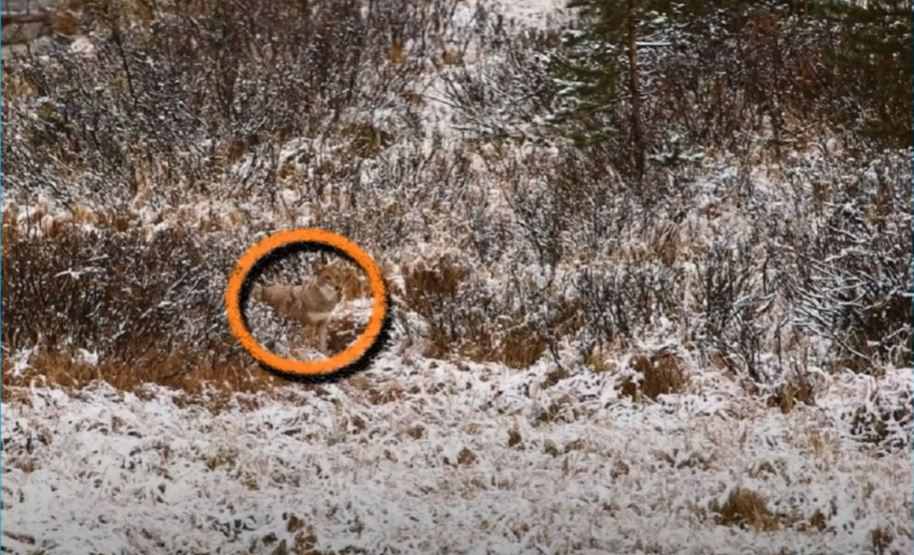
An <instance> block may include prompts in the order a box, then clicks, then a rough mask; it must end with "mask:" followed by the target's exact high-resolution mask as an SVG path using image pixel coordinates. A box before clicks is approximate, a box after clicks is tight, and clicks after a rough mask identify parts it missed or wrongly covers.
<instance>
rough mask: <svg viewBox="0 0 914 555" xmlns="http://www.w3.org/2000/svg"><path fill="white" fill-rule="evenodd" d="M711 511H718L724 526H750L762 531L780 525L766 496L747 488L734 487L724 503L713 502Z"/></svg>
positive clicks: (719, 519) (719, 520) (719, 518)
mask: <svg viewBox="0 0 914 555" xmlns="http://www.w3.org/2000/svg"><path fill="white" fill-rule="evenodd" d="M711 511H712V512H715V513H717V515H718V522H719V523H720V524H721V525H723V526H748V527H750V528H752V529H754V530H760V531H766V530H776V529H777V528H779V527H780V525H779V523H778V519H777V518H776V516H775V515H774V514H773V513H772V512H771V511H770V510H769V509H768V502H767V501H766V500H765V498H764V497H763V496H762V495H760V494H759V493H757V492H755V491H752V490H750V489H747V488H736V489H734V490H733V491H731V492H730V496H729V497H728V498H727V501H726V502H725V503H724V504H723V505H720V506H718V505H717V504H716V503H715V504H712V506H711Z"/></svg>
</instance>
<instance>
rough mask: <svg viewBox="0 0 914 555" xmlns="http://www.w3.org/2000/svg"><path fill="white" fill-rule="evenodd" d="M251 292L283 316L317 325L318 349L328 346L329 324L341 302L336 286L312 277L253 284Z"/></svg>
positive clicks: (307, 324) (311, 325) (306, 323)
mask: <svg viewBox="0 0 914 555" xmlns="http://www.w3.org/2000/svg"><path fill="white" fill-rule="evenodd" d="M251 296H252V298H253V299H254V300H255V301H258V302H261V303H264V304H267V305H269V306H270V307H272V308H273V310H274V311H276V312H277V313H278V314H279V315H280V316H283V317H284V318H287V319H289V320H293V321H295V322H299V323H301V324H304V325H305V326H306V327H309V328H310V327H315V326H316V327H317V328H318V341H319V344H320V347H319V349H320V350H321V352H325V351H326V350H327V326H328V324H329V319H330V314H331V313H332V312H333V309H334V308H335V307H336V305H337V304H339V302H340V294H339V292H338V291H337V288H336V287H334V286H333V285H330V284H328V283H322V282H321V281H320V280H317V279H313V280H310V281H309V282H308V283H305V284H302V285H267V286H261V285H256V286H254V289H253V291H252V292H251Z"/></svg>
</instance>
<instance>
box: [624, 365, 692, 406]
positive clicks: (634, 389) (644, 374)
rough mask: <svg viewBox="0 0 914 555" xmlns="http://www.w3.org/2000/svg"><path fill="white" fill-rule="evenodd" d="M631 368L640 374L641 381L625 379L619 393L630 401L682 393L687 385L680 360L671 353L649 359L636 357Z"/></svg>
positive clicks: (654, 398)
mask: <svg viewBox="0 0 914 555" xmlns="http://www.w3.org/2000/svg"><path fill="white" fill-rule="evenodd" d="M631 366H632V368H633V369H634V370H635V371H636V372H638V374H640V376H641V380H640V381H636V380H635V379H634V378H631V377H629V378H626V380H625V381H623V383H622V385H621V393H622V395H624V396H627V397H631V398H632V399H639V398H641V397H647V398H649V399H652V400H656V399H657V397H659V396H660V395H668V394H671V393H679V392H682V391H684V390H685V387H686V385H687V384H688V379H687V377H686V374H685V370H684V368H683V363H682V360H681V359H680V358H679V357H677V356H676V355H674V354H672V353H659V354H656V355H653V356H650V357H649V356H647V355H638V356H636V357H635V359H634V361H633V362H632V363H631Z"/></svg>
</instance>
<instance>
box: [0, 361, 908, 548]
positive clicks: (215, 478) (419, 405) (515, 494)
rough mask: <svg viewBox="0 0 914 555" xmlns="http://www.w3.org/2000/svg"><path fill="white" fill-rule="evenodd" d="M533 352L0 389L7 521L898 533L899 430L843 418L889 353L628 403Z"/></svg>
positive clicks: (799, 544) (904, 542)
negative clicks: (274, 382) (879, 358)
mask: <svg viewBox="0 0 914 555" xmlns="http://www.w3.org/2000/svg"><path fill="white" fill-rule="evenodd" d="M549 373H550V368H549V366H548V365H536V366H534V367H531V368H530V369H529V370H526V371H516V370H509V369H506V368H500V367H497V366H491V365H489V366H483V365H475V364H459V365H454V364H449V363H443V362H434V361H430V362H428V361H427V362H422V363H418V364H417V363H410V362H407V361H404V360H402V359H400V358H397V357H394V356H384V357H382V358H380V359H378V360H377V361H376V363H375V364H374V365H373V367H372V369H370V370H368V371H367V372H365V373H362V374H359V375H356V376H354V377H353V378H351V379H350V380H347V381H343V382H339V383H331V384H323V385H319V386H316V387H313V388H302V387H295V386H292V387H288V388H286V389H280V390H278V391H274V392H272V393H262V394H258V395H256V396H238V397H236V398H234V400H232V401H230V402H228V403H227V404H226V403H222V404H217V403H215V402H213V403H212V404H210V405H207V404H206V403H202V404H200V403H192V404H187V403H186V402H184V401H183V400H182V396H181V395H179V394H177V393H174V392H172V391H169V390H165V389H160V388H155V387H150V388H146V389H144V390H141V391H138V392H137V393H136V394H125V393H122V392H118V391H115V390H112V389H110V388H108V387H107V386H104V385H98V386H96V387H90V388H88V389H84V390H82V391H79V392H77V393H75V394H69V395H68V394H65V393H63V392H61V391H58V390H52V389H34V390H31V391H29V390H25V389H16V390H14V391H12V392H9V394H10V395H11V396H12V398H13V401H11V402H5V403H4V404H3V411H4V415H5V418H4V419H3V437H4V444H5V447H4V450H5V465H4V480H3V504H4V532H5V534H6V536H5V541H4V543H5V545H8V546H9V547H10V548H11V549H13V550H14V551H15V552H23V553H24V552H28V551H36V550H38V551H40V550H45V551H46V552H51V553H86V552H109V553H110V552H120V551H132V552H136V551H140V552H143V551H157V552H171V553H177V552H185V553H191V552H213V551H216V550H219V549H221V550H223V552H241V551H244V552H250V553H272V552H273V550H274V549H276V548H277V546H278V545H279V543H280V542H283V541H284V542H286V545H287V546H289V547H290V548H291V547H292V546H294V545H296V542H298V545H299V546H304V545H305V544H308V545H310V546H312V547H313V548H314V549H318V550H320V552H322V553H331V552H336V553H341V552H347V551H346V550H347V549H349V550H350V551H349V552H351V551H352V550H364V551H365V552H368V553H382V552H402V553H444V552H467V553H486V552H503V551H504V550H505V549H508V550H509V551H511V552H531V553H532V552H536V551H537V549H540V550H545V551H546V552H562V553H565V552H567V553H638V552H653V553H743V552H747V551H749V552H753V553H772V554H774V553H784V552H790V553H835V554H838V553H862V552H867V550H869V549H871V548H872V545H873V544H872V542H873V534H877V535H878V536H879V538H880V541H882V542H888V543H887V544H886V545H887V546H889V548H888V550H887V551H884V552H885V553H891V552H893V550H894V551H896V552H899V553H905V552H908V551H909V550H910V549H911V537H910V518H909V517H910V508H911V491H912V484H911V474H910V461H909V460H908V457H907V453H908V451H907V450H906V449H900V450H893V451H888V452H880V451H878V450H875V449H871V448H869V447H868V446H867V443H866V442H865V441H861V440H860V438H858V437H857V435H856V434H855V432H854V430H853V423H852V422H850V421H848V420H847V419H845V418H843V417H842V415H843V412H844V410H845V409H846V408H847V407H849V406H856V405H857V401H856V399H857V397H858V396H860V395H871V396H872V395H882V396H888V395H891V394H897V393H900V392H903V390H904V389H905V388H908V387H909V386H908V385H907V381H908V379H909V377H910V371H909V370H907V371H898V372H897V373H894V374H892V375H891V376H887V378H886V379H885V380H883V381H882V382H881V385H876V387H877V389H876V390H873V389H872V387H873V386H874V385H875V384H864V383H861V382H859V381H848V382H844V383H837V382H836V383H834V384H833V385H834V387H833V388H832V389H831V391H830V393H829V394H827V395H825V396H823V397H822V398H821V399H820V402H819V404H818V406H816V407H801V408H797V409H795V410H793V411H791V412H790V413H789V414H786V415H784V414H782V413H781V412H780V411H778V410H776V409H769V408H767V407H765V406H763V404H761V403H752V402H747V401H746V400H745V399H744V398H740V396H739V394H738V393H735V394H733V395H728V394H726V393H725V392H723V391H725V390H722V389H721V388H718V391H717V393H716V394H713V395H709V394H708V393H707V392H705V391H702V387H700V386H696V387H692V388H690V389H689V390H687V391H686V392H684V393H682V394H679V395H669V396H660V397H659V398H658V400H657V401H656V402H652V403H649V404H639V403H634V402H632V401H631V400H630V399H628V398H627V397H625V396H623V395H622V394H621V393H620V392H619V390H618V384H617V383H616V380H615V378H613V377H612V376H611V375H610V374H608V373H603V374H592V373H589V372H584V373H573V374H572V375H571V376H569V377H567V378H565V379H562V380H559V381H555V380H549ZM722 379H724V378H722ZM891 388H898V389H899V390H902V391H894V392H893V391H892V390H891ZM880 392H881V393H880ZM885 484H892V487H884V485H885ZM302 523H304V524H303V525H302ZM174 530H181V533H180V534H175V533H174V532H173V531H174ZM442 530H446V531H447V533H441V531H442ZM509 546H510V547H509ZM385 550H386V551H385ZM292 552H296V551H292ZM297 552H302V553H304V552H307V551H306V550H304V547H302V551H297Z"/></svg>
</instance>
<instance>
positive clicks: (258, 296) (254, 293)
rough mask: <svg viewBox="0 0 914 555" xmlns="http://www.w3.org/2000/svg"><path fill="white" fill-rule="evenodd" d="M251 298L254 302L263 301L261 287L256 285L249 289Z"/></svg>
mask: <svg viewBox="0 0 914 555" xmlns="http://www.w3.org/2000/svg"><path fill="white" fill-rule="evenodd" d="M251 298H253V299H254V300H256V301H262V300H263V285H260V284H259V283H258V284H257V285H255V286H254V287H253V288H251Z"/></svg>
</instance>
